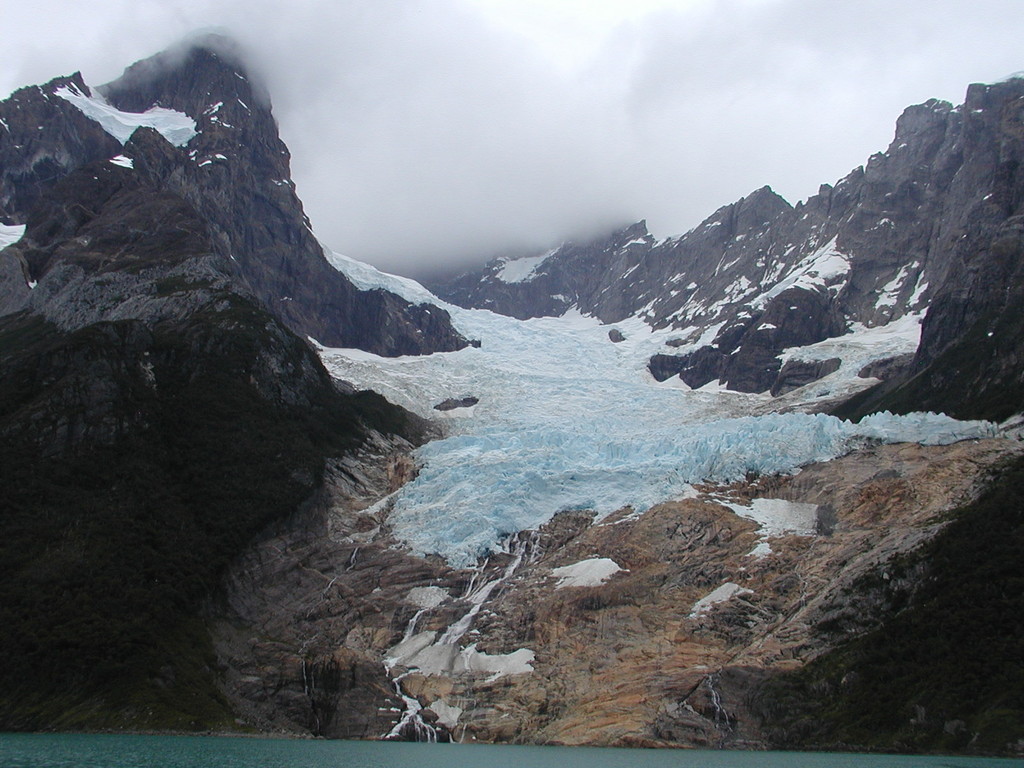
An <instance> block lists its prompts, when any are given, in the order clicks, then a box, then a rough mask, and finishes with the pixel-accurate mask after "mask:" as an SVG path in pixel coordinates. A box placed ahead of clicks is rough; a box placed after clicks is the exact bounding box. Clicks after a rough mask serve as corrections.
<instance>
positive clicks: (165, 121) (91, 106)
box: [54, 83, 196, 147]
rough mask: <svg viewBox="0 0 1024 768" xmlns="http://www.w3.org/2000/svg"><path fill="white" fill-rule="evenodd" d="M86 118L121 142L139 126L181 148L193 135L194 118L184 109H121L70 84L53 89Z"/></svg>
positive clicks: (194, 129)
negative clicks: (153, 131)
mask: <svg viewBox="0 0 1024 768" xmlns="http://www.w3.org/2000/svg"><path fill="white" fill-rule="evenodd" d="M54 95H56V96H60V98H62V99H64V100H65V101H68V102H70V103H71V104H72V105H74V106H75V107H76V108H78V110H79V111H80V112H81V113H82V114H84V115H85V116H86V117H88V118H90V119H92V120H95V121H96V122H97V123H99V124H100V127H102V128H103V130H105V131H106V132H107V133H109V134H110V135H111V136H113V137H114V138H115V139H117V140H118V141H120V142H121V143H122V144H124V143H125V142H126V141H128V139H130V138H131V135H132V134H133V133H135V131H136V130H137V129H138V128H142V127H146V128H152V129H154V130H155V131H157V132H158V133H159V134H160V135H161V136H163V137H164V138H165V139H167V140H168V141H169V142H170V143H171V144H173V145H174V146H176V147H183V146H185V145H186V144H188V143H189V142H190V141H191V140H192V139H193V137H195V136H196V121H195V120H193V119H192V118H191V117H189V116H188V115H186V114H184V113H183V112H176V111H175V110H173V109H166V108H164V107H150V108H149V109H147V110H146V111H145V112H122V111H121V110H120V109H117V108H116V107H112V106H111V105H110V104H108V103H107V101H106V99H104V98H103V97H102V96H101V95H100V94H98V93H94V95H92V96H86V95H85V94H84V93H82V92H81V91H80V90H78V88H76V87H75V85H74V84H73V83H71V84H68V85H63V86H61V87H60V88H58V89H57V90H56V91H54Z"/></svg>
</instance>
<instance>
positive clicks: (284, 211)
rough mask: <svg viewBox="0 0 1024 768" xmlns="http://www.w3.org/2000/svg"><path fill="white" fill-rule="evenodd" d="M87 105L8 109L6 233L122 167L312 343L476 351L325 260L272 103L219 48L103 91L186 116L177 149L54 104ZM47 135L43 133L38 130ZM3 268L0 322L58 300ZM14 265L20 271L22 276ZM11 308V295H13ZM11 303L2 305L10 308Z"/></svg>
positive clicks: (423, 310) (431, 313) (438, 313)
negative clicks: (74, 183) (96, 174)
mask: <svg viewBox="0 0 1024 768" xmlns="http://www.w3.org/2000/svg"><path fill="white" fill-rule="evenodd" d="M67 89H71V90H72V92H73V93H77V94H81V95H82V96H83V97H90V96H91V91H90V89H89V88H88V86H86V84H85V83H84V82H83V81H82V79H81V76H80V75H74V76H72V77H70V78H58V79H56V80H53V81H51V82H50V83H48V84H46V85H45V86H39V87H34V88H25V89H22V90H20V91H17V92H16V93H15V94H13V95H12V97H11V98H10V99H9V100H7V101H6V102H4V103H3V104H2V105H0V118H2V119H3V122H4V126H6V130H4V131H0V206H2V207H0V221H2V222H3V223H5V224H26V223H31V221H32V217H33V214H34V211H35V209H36V205H37V203H38V201H39V200H40V199H41V198H42V197H43V196H45V194H46V191H47V190H48V189H50V188H52V186H53V184H54V183H56V182H57V181H58V180H60V179H61V178H63V177H65V176H67V175H68V174H69V173H71V172H73V171H74V170H76V169H77V168H79V167H81V166H83V165H84V164H85V163H88V162H100V161H106V160H109V159H110V158H113V157H117V156H121V157H124V158H125V160H124V161H122V162H123V163H125V164H134V165H135V170H136V171H137V173H138V175H140V176H141V177H142V179H140V180H144V181H145V182H146V183H148V185H149V187H150V188H151V189H153V190H158V191H159V193H160V194H162V195H165V196H172V195H173V196H176V197H177V198H180V200H181V201H182V203H184V204H186V205H188V206H190V207H192V208H193V209H194V210H195V213H196V215H197V216H198V217H199V218H200V219H201V220H202V221H203V222H204V224H205V226H206V227H208V228H209V230H210V232H209V249H210V251H211V252H212V253H213V254H216V256H218V257H219V258H220V260H221V261H222V262H223V264H222V265H221V267H220V269H221V271H222V272H224V273H225V274H228V275H230V276H231V278H232V279H233V280H234V281H235V282H237V283H239V285H240V286H242V289H243V290H246V291H249V292H250V293H251V294H252V295H253V296H255V297H256V298H257V299H258V300H259V301H260V302H261V303H262V304H263V305H264V306H265V307H266V308H267V309H268V310H269V311H271V312H273V313H274V314H275V315H277V316H279V317H281V318H282V319H283V320H284V321H285V323H286V324H287V325H288V326H289V327H291V328H292V329H293V330H294V331H296V332H297V333H299V334H300V335H302V336H311V337H313V338H315V339H317V340H318V341H320V342H321V343H323V344H326V345H329V346H344V347H358V348H363V349H367V350H368V351H372V352H377V353H379V354H383V355H401V354H423V353H429V352H433V351H442V350H452V349H458V348H461V347H462V346H464V345H465V344H466V341H465V340H464V339H462V338H461V336H459V334H458V333H457V332H456V331H455V330H454V329H453V328H452V327H451V324H450V322H449V319H448V317H447V314H446V313H445V312H444V310H442V309H440V308H438V307H426V306H420V305H413V304H411V303H409V302H407V301H405V300H403V299H401V298H400V297H398V296H395V295H393V294H390V293H387V292H386V291H359V290H357V289H356V288H355V286H353V285H352V284H351V282H349V281H348V280H347V279H346V278H345V277H344V276H343V275H341V274H340V273H339V272H338V271H337V270H335V269H333V268H332V267H331V266H330V265H329V264H328V263H327V261H326V260H325V258H324V256H323V250H322V248H321V246H320V244H319V243H318V242H317V241H316V239H315V237H314V236H313V233H312V231H311V229H310V227H309V222H308V221H307V220H306V217H305V215H304V214H303V212H302V205H301V203H300V202H299V200H298V198H297V197H296V195H295V190H294V184H293V183H292V181H291V179H290V175H289V154H288V150H287V148H286V147H285V145H284V144H283V143H282V142H281V140H280V138H279V137H278V135H277V127H276V124H275V122H274V119H273V115H272V114H271V111H270V106H269V101H268V99H267V96H266V94H265V93H264V92H263V91H262V90H261V89H260V88H259V87H257V86H253V85H252V83H251V81H250V77H249V75H248V74H246V71H245V69H244V67H243V66H242V65H241V64H240V60H239V59H238V58H237V56H235V55H232V52H231V45H230V43H228V42H227V41H224V40H222V39H220V38H204V39H200V40H199V41H192V42H190V43H187V44H184V45H183V47H182V48H181V49H180V50H174V51H171V52H168V53H165V54H162V55H160V56H157V57H154V58H153V59H149V60H147V61H145V62H140V63H139V64H136V65H134V66H133V67H131V68H129V69H128V70H127V71H126V73H125V75H124V76H123V77H122V78H120V79H118V80H116V81H114V82H113V83H109V84H108V85H106V86H103V87H102V88H100V89H98V92H99V93H101V94H102V95H103V96H104V97H105V99H106V100H107V101H108V102H109V103H110V104H111V105H112V106H113V107H115V108H117V109H120V110H123V111H125V112H129V113H141V112H144V111H146V110H148V109H151V108H153V107H160V108H164V109H170V110H175V111H177V112H180V113H182V114H183V115H187V116H188V117H189V118H191V119H192V120H193V121H194V122H195V125H196V131H197V132H196V135H195V136H194V137H193V138H192V139H191V140H189V141H187V143H184V145H183V146H180V147H176V146H174V145H172V144H171V143H170V142H168V141H167V140H165V138H164V137H163V136H161V135H160V134H159V133H157V132H156V131H152V130H147V129H140V130H139V131H137V132H136V133H135V134H134V135H132V137H131V139H130V140H129V141H128V142H127V143H126V144H125V145H124V146H123V147H122V146H121V145H120V142H118V141H117V139H115V138H114V137H113V136H111V135H109V134H108V133H107V132H106V131H104V130H103V128H102V127H101V126H100V125H99V123H97V122H96V121H94V120H92V119H90V118H89V117H87V116H86V115H84V114H83V113H82V111H81V110H80V109H79V108H78V107H77V106H76V105H75V104H74V103H72V102H71V101H69V100H68V99H66V98H62V97H61V96H60V95H59V94H58V91H66V90H67ZM40 128H41V130H40ZM34 232H35V229H34V228H33V227H30V231H29V234H28V239H27V240H25V241H24V242H23V243H22V244H20V245H19V247H16V248H15V249H14V250H13V251H9V252H8V253H6V254H5V257H4V262H5V263H4V265H3V266H2V267H0V269H2V270H3V272H2V273H3V274H5V275H7V277H8V281H7V282H9V283H10V282H12V281H13V283H15V284H14V285H5V286H4V288H3V293H6V294H8V298H7V301H6V302H5V304H4V305H3V306H0V312H3V313H9V312H11V311H16V310H18V309H21V308H22V307H25V306H29V307H32V308H33V309H35V310H38V309H39V308H40V306H41V304H43V303H45V302H43V301H41V300H40V299H34V298H33V295H34V294H32V293H31V292H30V291H29V290H28V284H29V283H39V284H40V286H41V287H43V288H44V290H47V291H49V293H51V294H52V293H56V292H57V290H58V289H56V288H48V287H47V286H46V283H47V282H49V281H54V280H55V279H56V277H55V276H51V275H50V274H49V272H47V271H45V270H43V269H42V268H41V266H40V265H39V264H35V265H28V266H27V268H25V269H24V272H25V279H23V280H22V281H21V284H17V279H16V278H17V269H16V262H18V261H19V256H20V254H21V251H23V250H25V249H30V248H33V247H35V246H34V244H33V243H32V242H31V238H32V237H33V236H34ZM12 262H14V263H12ZM10 294H14V295H10ZM2 295H3V294H2V293H0V296H2Z"/></svg>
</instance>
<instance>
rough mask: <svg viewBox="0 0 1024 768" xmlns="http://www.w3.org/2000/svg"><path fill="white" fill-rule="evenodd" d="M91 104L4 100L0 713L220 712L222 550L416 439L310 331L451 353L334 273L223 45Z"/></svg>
mask: <svg viewBox="0 0 1024 768" xmlns="http://www.w3.org/2000/svg"><path fill="white" fill-rule="evenodd" d="M103 90H104V91H105V92H106V94H107V96H106V97H101V96H100V95H99V93H98V92H93V91H92V90H90V89H89V87H88V86H87V85H86V84H85V83H84V82H83V81H82V79H81V77H80V76H79V75H73V76H71V77H66V78H58V79H56V80H53V81H51V82H50V83H48V84H46V85H45V86H40V87H35V88H26V89H22V90H20V91H17V92H16V93H14V94H13V95H12V96H11V98H10V99H8V100H7V101H5V102H3V103H0V203H2V216H3V221H4V226H3V229H2V230H0V231H2V232H3V234H4V236H5V241H4V242H3V245H6V246H8V247H6V248H4V249H3V250H2V251H0V392H2V394H0V436H2V440H0V453H2V457H0V464H2V465H3V467H4V469H3V474H4V504H3V513H2V518H0V519H2V525H3V531H4V535H3V543H2V544H0V561H2V562H3V566H2V571H3V574H4V577H3V580H2V584H0V590H2V593H3V599H2V600H0V603H2V606H0V648H2V649H3V654H2V655H3V662H2V664H0V681H2V682H0V689H2V690H3V694H2V695H0V722H3V724H4V726H5V727H8V728H12V727H13V728H54V727H63V728H74V727H80V726H82V725H85V724H88V725H90V726H93V727H96V726H97V725H101V724H106V725H108V726H118V725H121V726H123V725H125V724H130V725H131V726H133V727H136V728H138V727H188V726H189V724H190V723H195V722H198V721H202V722H204V723H206V724H207V725H208V724H210V723H221V722H224V723H228V724H230V723H232V722H233V719H232V717H231V716H230V710H229V708H228V707H227V705H226V703H225V701H224V699H223V696H222V695H221V694H220V693H219V692H218V690H217V687H216V681H215V677H214V675H213V673H212V672H211V664H212V662H211V658H212V655H211V654H212V650H211V646H210V639H209V635H208V633H207V631H206V629H205V625H204V622H203V619H202V618H201V613H202V610H203V605H204V603H205V602H206V601H209V600H210V598H211V595H212V594H214V593H215V591H216V585H217V583H218V579H219V578H220V577H221V576H222V574H223V573H224V571H225V569H226V568H227V566H228V564H229V563H230V562H231V560H232V558H234V557H236V556H237V555H238V554H239V553H240V552H241V551H242V550H243V549H244V547H245V546H246V545H247V543H248V542H249V541H250V539H251V538H252V537H254V536H256V535H257V534H258V533H259V532H260V531H262V530H263V529H265V528H266V527H267V526H268V525H274V524H277V523H279V522H280V521H281V520H284V519H287V518H288V517H289V516H290V515H294V514H297V513H298V512H299V511H300V510H302V509H306V508H309V507H310V506H311V505H315V504H316V503H318V499H320V498H321V496H322V487H323V483H324V476H325V472H326V471H327V467H328V465H329V463H330V462H332V461H333V462H337V461H339V460H341V459H343V458H344V457H346V456H350V455H354V454H355V453H356V452H357V451H359V450H361V446H364V445H366V444H373V445H377V446H378V447H379V446H390V448H389V449H388V450H394V451H404V450H408V448H409V445H410V441H412V442H416V443H418V442H421V441H422V440H424V439H425V438H426V436H427V435H428V434H429V433H430V430H429V428H428V427H427V425H426V424H425V423H424V422H422V421H421V420H419V419H417V418H415V417H413V416H412V415H411V414H408V413H406V412H404V411H402V410H401V409H398V408H395V407H394V406H391V405H390V404H388V403H386V402H385V401H384V400H383V398H381V397H379V396H377V395H374V394H372V393H357V392H355V391H353V390H352V389H351V388H346V387H344V386H343V385H341V384H340V383H338V382H335V381H333V380H332V379H331V378H330V377H329V376H328V374H327V372H326V371H325V369H324V367H323V365H322V364H321V362H320V360H319V358H318V357H317V354H316V352H315V350H314V348H313V347H312V346H311V345H310V344H309V342H308V341H306V340H305V338H304V337H305V336H307V335H315V336H316V337H318V338H321V339H330V340H333V343H338V344H345V345H351V346H362V347H364V348H366V349H370V350H373V351H376V352H380V353H381V354H416V353H423V352H427V351H433V350H437V349H446V350H450V349H457V348H459V347H460V346H464V345H465V341H464V340H463V339H462V338H461V337H460V336H459V335H458V334H457V333H456V332H455V331H454V330H453V329H452V328H451V326H450V324H449V323H448V321H447V317H446V313H445V312H444V311H443V310H441V309H439V308H437V307H433V306H431V307H426V306H420V305H418V304H412V303H410V302H407V301H405V300H403V299H401V298H400V297H398V296H396V295H394V294H390V293H387V292H385V291H382V290H374V291H360V290H358V289H357V288H356V287H355V286H353V285H352V284H351V283H350V282H349V281H348V280H347V279H345V278H344V276H343V275H341V273H340V272H338V271H337V270H335V269H334V268H333V267H331V266H330V265H329V264H328V263H327V261H326V260H325V258H324V256H323V253H322V251H321V248H320V246H319V244H318V243H317V242H316V240H315V239H314V238H313V235H312V233H311V232H310V231H309V228H308V223H307V222H306V221H305V219H304V217H303V215H302V209H301V206H300V205H299V202H298V200H297V198H296V197H295V194H294V191H293V185H292V183H291V181H290V180H289V178H288V155H287V151H286V150H285V149H284V146H283V144H281V142H280V140H279V139H278V138H277V133H276V128H275V125H274V121H273V118H272V116H271V113H270V111H269V104H268V102H267V101H266V98H265V95H263V94H261V93H259V92H258V91H256V90H254V89H253V88H252V86H251V85H250V83H249V80H248V76H247V75H246V74H245V73H244V70H242V69H241V68H240V66H239V64H238V62H237V61H236V60H235V59H233V58H231V57H229V56H227V55H225V53H224V51H223V42H222V41H219V40H209V39H207V40H204V41H202V42H200V43H195V44H190V45H189V46H187V47H186V48H184V49H182V50H180V51H176V52H174V53H173V55H172V54H166V55H164V56H161V57H157V58H156V59H153V60H149V61H147V62H143V63H142V64H139V65H136V66H135V67H133V68H131V69H130V70H129V71H128V72H127V73H126V74H125V76H124V77H123V78H122V79H120V80H118V81H116V82H114V83H111V84H110V85H109V86H107V87H106V88H105V89H103ZM132 110H135V111H132ZM379 450H384V449H383V448H379Z"/></svg>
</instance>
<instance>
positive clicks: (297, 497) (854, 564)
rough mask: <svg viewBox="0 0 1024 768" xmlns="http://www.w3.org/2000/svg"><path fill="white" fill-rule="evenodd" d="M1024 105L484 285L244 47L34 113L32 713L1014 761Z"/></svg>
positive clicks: (36, 721) (11, 386)
mask: <svg viewBox="0 0 1024 768" xmlns="http://www.w3.org/2000/svg"><path fill="white" fill-rule="evenodd" d="M1022 89H1024V84H1022V81H1019V80H1011V81H1008V82H1007V83H1001V84H996V85H992V86H972V87H971V89H970V91H969V92H968V99H967V104H966V105H965V106H964V107H961V108H957V109H953V108H952V107H950V106H949V105H947V104H943V103H940V102H929V103H928V104H926V105H923V106H921V107H914V108H911V109H909V110H908V111H907V112H906V113H905V114H904V116H903V118H901V120H900V122H899V125H898V129H897V140H896V141H894V143H893V146H892V147H890V149H889V150H888V151H887V152H886V153H885V154H882V155H877V156H875V157H874V158H872V160H871V161H870V162H869V163H868V164H867V166H866V167H865V168H863V169H858V170H857V171H855V172H854V173H852V174H851V175H850V176H849V177H847V179H845V180H843V181H842V182H840V183H839V184H837V185H836V186H835V187H834V188H832V187H823V188H822V190H821V192H820V193H819V194H818V195H817V196H815V197H813V198H811V199H810V200H808V201H807V202H805V203H803V204H800V205H798V206H796V207H793V206H790V205H789V204H788V203H786V202H785V201H784V200H782V199H781V198H779V197H778V196H777V195H775V194H774V193H773V192H772V191H771V190H770V189H768V188H764V189H761V190H758V191H756V192H754V193H752V194H751V195H749V196H748V197H746V198H744V199H743V200H741V201H739V202H737V203H734V204H733V205H731V206H726V207H724V208H722V209H720V210H719V211H718V212H716V213H715V214H714V215H713V216H712V217H711V218H710V219H709V220H708V221H707V222H705V223H704V224H703V225H701V226H700V227H698V228H696V229H695V230H693V231H692V232H689V233H687V234H685V235H683V236H681V237H678V238H670V239H669V240H665V241H660V242H657V241H655V239H654V238H653V237H651V235H650V234H649V233H648V232H647V230H646V227H645V225H644V224H643V223H642V222H641V223H638V224H635V225H633V226H631V227H627V228H625V229H620V230H618V231H617V232H615V233H614V234H612V235H610V236H608V237H606V238H601V239H598V240H596V241H594V242H591V243H581V244H566V245H563V246H562V247H560V248H558V249H555V250H553V251H551V252H549V253H545V254H539V255H537V256H535V257H530V258H526V259H521V260H514V261H508V260H503V261H500V262H495V263H493V264H491V265H490V266H489V267H488V268H487V269H486V270H485V273H483V274H476V275H473V276H469V277H464V278H461V279H460V280H458V281H456V283H454V284H452V285H451V286H450V288H449V289H447V293H446V295H448V296H450V297H452V298H453V299H458V302H455V303H449V302H448V301H445V300H443V299H442V298H438V297H437V296H435V295H433V294H431V293H430V292H429V291H428V290H426V289H425V288H424V287H422V286H420V285H418V284H416V283H415V282H413V281H411V280H407V279H404V278H400V277H395V276H391V275H385V274H382V273H380V272H378V271H377V270H375V269H374V268H372V267H370V266H369V265H365V264H360V263H359V262H356V261H354V260H352V259H348V258H346V257H344V256H341V255H339V254H337V253H334V252H331V251H329V250H325V249H324V248H323V247H322V246H321V245H320V244H319V243H318V242H317V241H316V239H315V237H314V235H313V233H312V231H311V230H310V222H308V221H306V220H305V218H304V216H303V214H302V208H301V205H300V203H299V201H298V199H297V197H296V196H295V192H294V186H293V185H292V183H291V181H290V179H289V177H288V154H287V149H286V148H285V147H284V145H283V144H282V143H281V142H280V140H279V138H278V136H277V132H276V129H275V127H274V121H273V115H272V112H271V110H270V106H269V98H268V96H267V94H266V92H265V91H264V90H263V89H262V88H261V87H260V86H259V84H258V82H254V80H253V78H252V76H251V74H250V73H249V72H248V71H247V69H246V67H245V66H244V57H243V55H242V54H241V53H240V51H239V50H238V49H237V48H236V47H235V46H234V45H233V44H232V43H231V42H230V41H227V40H224V39H222V38H209V37H207V38H200V39H197V40H193V41H190V42H189V43H187V44H184V45H183V46H180V47H178V48H176V49H174V50H172V51H169V52H165V53H163V54H159V55H158V56H155V57H153V58H152V59H149V60H147V61H145V62H141V63H139V64H136V65H134V66H133V67H130V68H129V69H128V70H127V71H126V73H125V74H124V76H122V77H121V78H119V79H118V80H117V81H115V82H113V83H110V84H108V85H105V86H100V87H97V88H90V87H89V86H88V85H87V84H86V83H85V82H84V81H83V80H82V78H81V77H80V76H79V75H72V76H70V77H64V78H58V79H56V80H53V81H51V82H50V83H48V84H46V85H44V86H39V87H33V88H26V89H22V90H21V91H18V92H17V93H15V94H13V95H12V97H11V98H10V99H8V100H7V101H5V102H2V103H0V206H2V207H0V217H2V218H0V467H2V472H3V478H4V484H3V505H2V506H0V728H3V729H8V730H12V729H13V730H83V729H84V730H94V729H102V730H168V729H173V730H222V731H242V732H250V733H252V732H257V733H283V734H292V735H303V736H309V735H316V736H323V737H330V738H373V739H380V738H388V739H409V740H458V741H467V742H471V741H486V742H517V743H538V744H539V743H544V744H573V745H580V744H592V745H615V746H646V747H678V746H691V747H692V746H704V747H731V748H758V749H760V748H786V749H794V748H813V749H830V750H842V751H846V750H883V751H915V752H923V751H941V752H973V753H979V754H1000V755H1019V754H1021V750H1022V746H1021V745H1022V744H1024V699H1022V691H1024V684H1022V680H1021V672H1020V670H1021V668H1020V663H1019V662H1020V658H1021V657H1022V654H1024V648H1022V647H1021V638H1024V630H1022V629H1021V628H1020V626H1019V624H1020V618H1019V617H1021V616H1024V605H1022V599H1024V598H1022V595H1024V589H1022V588H1021V587H1022V583H1024V573H1022V569H1021V565H1020V558H1019V552H1020V549H1021V547H1022V546H1024V541H1022V532H1024V526H1022V514H1024V512H1022V510H1024V504H1022V501H1021V489H1022V487H1024V483H1022V481H1021V478H1022V467H1024V453H1022V447H1021V441H1020V432H1021V431H1020V421H1019V414H1020V413H1021V411H1022V410H1024V407H1022V404H1021V402H1020V397H1019V395H1020V380H1019V375H1020V370H1021V368H1020V365H1019V357H1018V356H1017V355H1018V349H1019V343H1018V341H1017V339H1018V338H1019V337H1018V336H1017V335H1016V334H1015V333H1013V331H1014V329H1015V328H1016V325H1015V323H1017V322H1018V320H1017V318H1019V311H1020V310H1019V307H1020V306H1022V305H1021V304H1020V302H1019V300H1018V296H1017V294H1018V292H1019V291H1020V290H1021V287H1020V286H1021V283H1020V280H1019V275H1017V270H1018V269H1019V261H1020V259H1019V248H1018V240H1016V239H1015V238H1016V235H1015V234H1014V233H1015V232H1016V231H1017V229H1016V228H1017V227H1018V224H1019V222H1018V219H1019V218H1020V216H1019V214H1020V202H1021V196H1020V191H1019V179H1018V175H1017V172H1016V167H1017V166H1016V163H1017V158H1018V157H1019V150H1020V147H1019V138H1020V136H1021V135H1024V133H1022V132H1020V131H1019V130H1018V124H1019V120H1020V119H1021V113H1020V110H1019V103H1018V102H1019V101H1020V99H1021V98H1022V97H1024V93H1022ZM459 302H461V303H463V304H468V305H480V306H487V307H490V308H492V309H495V310H500V312H503V313H505V314H499V313H498V312H495V311H490V309H478V308H477V309H474V308H465V307H463V306H459V305H458V303H459ZM990 334H991V335H990ZM470 340H472V341H470ZM435 352H443V353H444V354H434V353H435ZM1015 377H1016V378H1015ZM879 380H881V383H879ZM921 404H924V405H926V406H927V407H929V408H934V409H935V410H945V411H949V412H951V413H954V414H956V415H959V416H961V417H964V416H984V417H987V418H990V419H1000V420H1003V419H1006V421H1004V423H1003V424H1002V425H996V424H993V423H991V422H987V421H958V420H955V419H952V418H949V417H948V416H945V415H942V414H937V413H930V414H929V413H919V412H914V413H904V414H902V415H900V414H897V415H893V414H892V413H886V412H882V411H881V410H880V409H881V408H882V406H885V407H891V408H892V409H893V410H898V411H901V412H906V411H915V410H917V406H918V405H921ZM827 411H833V412H846V413H848V414H850V415H856V416H857V417H858V420H857V421H852V420H843V419H840V418H838V417H836V416H835V415H832V414H829V413H827ZM1007 417H1010V418H1007Z"/></svg>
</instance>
